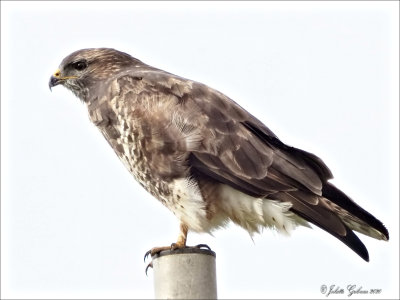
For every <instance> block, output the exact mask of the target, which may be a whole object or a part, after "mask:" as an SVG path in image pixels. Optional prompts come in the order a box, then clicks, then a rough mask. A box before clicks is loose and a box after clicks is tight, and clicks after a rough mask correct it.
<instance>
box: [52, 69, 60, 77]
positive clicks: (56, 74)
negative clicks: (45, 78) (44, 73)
mask: <svg viewBox="0 0 400 300" xmlns="http://www.w3.org/2000/svg"><path fill="white" fill-rule="evenodd" d="M60 75H61V73H60V71H59V70H57V71H56V72H55V73H54V74H53V76H54V77H60Z"/></svg>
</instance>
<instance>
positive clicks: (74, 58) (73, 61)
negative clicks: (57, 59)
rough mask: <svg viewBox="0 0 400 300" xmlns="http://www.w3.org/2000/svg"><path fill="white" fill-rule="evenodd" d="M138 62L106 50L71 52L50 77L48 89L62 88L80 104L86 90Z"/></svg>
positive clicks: (85, 94)
mask: <svg viewBox="0 0 400 300" xmlns="http://www.w3.org/2000/svg"><path fill="white" fill-rule="evenodd" d="M137 62H139V61H138V60H137V59H135V58H133V57H132V56H130V55H129V54H126V53H124V52H120V51H117V50H114V49H110V48H90V49H82V50H78V51H75V52H73V53H71V54H70V55H68V56H67V57H65V58H64V59H63V60H62V62H61V64H60V66H59V68H58V69H57V70H56V71H55V72H54V74H53V75H52V76H51V77H50V81H49V88H50V90H51V88H52V87H54V86H56V85H59V84H61V85H63V86H65V87H66V88H68V89H69V90H71V91H72V92H73V93H74V94H75V95H76V96H77V97H78V98H80V99H81V100H82V101H86V100H87V97H88V95H89V93H90V88H91V87H92V86H93V85H95V84H96V83H98V82H99V81H103V82H104V80H106V79H108V78H112V77H113V76H114V75H115V74H118V73H119V72H120V71H121V70H124V69H126V68H127V67H129V66H132V64H135V63H137Z"/></svg>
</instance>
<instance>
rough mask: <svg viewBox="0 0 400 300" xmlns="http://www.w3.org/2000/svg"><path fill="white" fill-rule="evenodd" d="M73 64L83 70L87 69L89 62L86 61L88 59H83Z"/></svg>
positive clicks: (75, 67)
mask: <svg viewBox="0 0 400 300" xmlns="http://www.w3.org/2000/svg"><path fill="white" fill-rule="evenodd" d="M73 66H74V69H75V70H78V71H82V70H84V69H86V67H87V63H86V61H83V60H81V61H78V62H76V63H74V64H73Z"/></svg>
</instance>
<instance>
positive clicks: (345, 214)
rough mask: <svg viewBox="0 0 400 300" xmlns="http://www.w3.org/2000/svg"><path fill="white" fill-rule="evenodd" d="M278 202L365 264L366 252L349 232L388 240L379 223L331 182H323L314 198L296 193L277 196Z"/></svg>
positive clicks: (384, 230) (367, 256)
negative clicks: (289, 205)
mask: <svg viewBox="0 0 400 300" xmlns="http://www.w3.org/2000/svg"><path fill="white" fill-rule="evenodd" d="M278 196H279V198H280V200H281V201H289V202H291V203H292V207H291V209H290V210H291V211H293V212H294V213H295V214H297V215H299V216H300V217H302V218H303V219H305V220H306V221H308V222H311V223H313V224H314V225H316V226H318V227H320V228H321V229H323V230H325V231H327V232H328V233H330V234H331V235H333V236H334V237H336V238H337V239H339V240H340V241H342V242H343V243H344V244H346V245H347V246H348V247H349V248H351V249H352V250H353V251H354V252H356V253H357V254H358V255H359V256H360V257H362V258H363V259H364V260H365V261H369V255H368V250H367V248H366V247H365V245H364V244H363V243H362V242H361V240H360V239H359V238H358V237H357V236H356V235H355V234H354V232H353V230H355V231H358V232H360V233H362V234H365V235H368V236H370V237H373V238H375V239H378V240H385V241H387V240H389V233H388V230H387V229H386V227H385V226H384V225H383V224H382V222H381V221H379V220H378V219H376V218H375V217H374V216H373V215H371V214H370V213H369V212H367V211H366V210H364V209H363V208H361V207H360V206H359V205H358V204H356V203H355V202H354V201H353V200H351V199H350V198H349V197H348V196H346V195H345V194H344V193H343V192H342V191H340V190H339V189H338V188H336V187H335V186H334V185H333V184H331V183H325V184H324V186H323V188H322V196H321V197H317V199H315V198H313V199H311V198H308V197H304V196H303V197H301V194H299V193H298V192H286V193H279V195H278Z"/></svg>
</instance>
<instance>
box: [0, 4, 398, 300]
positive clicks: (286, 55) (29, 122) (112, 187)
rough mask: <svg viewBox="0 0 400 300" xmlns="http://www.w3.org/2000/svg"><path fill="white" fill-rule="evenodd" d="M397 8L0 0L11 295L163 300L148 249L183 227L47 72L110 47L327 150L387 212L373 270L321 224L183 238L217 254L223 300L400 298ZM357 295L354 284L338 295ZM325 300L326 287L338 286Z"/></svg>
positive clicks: (378, 212)
mask: <svg viewBox="0 0 400 300" xmlns="http://www.w3.org/2000/svg"><path fill="white" fill-rule="evenodd" d="M398 11H399V3H398V2H397V1H390V2H383V1H377V2H370V1H369V2H358V1H357V2H354V3H353V2H347V1H338V2H297V1H296V2H295V3H293V2H278V3H274V2H256V3H250V2H246V3H241V2H233V3H228V2H224V3H211V2H190V3H181V2H179V3H157V2H149V3H139V2H112V3H111V2H75V1H74V2H36V3H32V2H29V3H24V2H15V3H14V2H1V225H2V227H1V242H2V247H1V254H2V256H1V271H2V273H1V275H2V276H1V293H2V294H1V296H2V298H42V299H44V298H152V297H153V287H152V271H149V277H146V276H145V274H144V269H145V266H146V265H145V264H144V263H143V254H144V253H145V251H147V250H148V249H149V248H151V247H153V246H160V245H168V244H170V243H171V242H173V241H175V240H176V238H177V234H178V222H177V220H176V219H175V217H174V216H173V214H172V213H170V212H169V211H168V210H167V209H165V208H164V207H163V206H162V205H161V204H160V203H159V202H158V201H156V200H155V199H153V198H152V197H151V196H150V195H148V194H147V193H146V192H145V191H144V190H143V189H142V188H141V187H140V186H139V185H138V184H137V183H136V182H134V180H133V179H132V178H131V176H130V174H129V173H128V172H127V171H126V170H125V169H124V167H123V165H122V164H121V163H120V162H119V160H118V158H117V156H116V155H115V154H114V153H113V151H112V149H111V148H110V147H109V146H108V144H107V142H106V141H105V140H104V138H103V137H102V136H101V134H100V133H99V132H98V131H97V129H96V128H95V127H94V126H93V125H92V124H91V123H90V122H89V120H88V118H87V112H86V108H85V107H84V105H82V104H81V103H80V101H79V100H78V99H76V98H75V97H74V96H73V95H72V93H70V92H69V91H67V90H66V89H64V88H62V87H57V88H55V89H53V92H52V93H51V92H50V91H49V89H48V80H49V77H50V75H51V74H52V73H53V72H54V71H55V70H56V69H57V67H58V65H59V63H60V62H61V60H62V59H63V58H64V57H65V56H66V55H68V54H69V53H71V52H72V51H75V50H78V49H81V48H89V47H112V48H116V49H118V50H122V51H125V52H127V53H130V54H131V55H133V56H134V57H137V58H139V59H140V60H142V61H144V62H145V63H148V64H150V65H153V66H155V67H158V68H161V69H164V70H167V71H169V72H172V73H175V74H177V75H180V76H183V77H186V78H190V79H194V80H197V81H200V82H203V83H206V84H208V85H210V86H211V87H214V88H216V89H218V90H220V91H222V92H223V93H225V94H227V95H228V96H230V97H231V98H232V99H234V100H235V101H237V102H238V103H239V104H241V105H242V106H243V107H245V108H246V109H247V110H249V111H250V112H252V113H253V114H254V115H255V116H257V117H258V118H259V119H261V120H262V121H263V122H265V123H266V124H267V126H268V127H269V128H270V129H272V130H273V131H274V132H275V133H276V134H277V135H278V136H279V137H280V139H281V140H282V141H284V142H285V143H287V144H289V145H293V146H296V147H298V148H302V149H304V150H307V151H310V152H312V153H315V154H317V155H318V156H319V157H321V158H322V159H323V160H324V161H325V162H326V163H327V165H328V166H329V167H330V168H331V170H332V171H333V174H334V176H335V179H334V180H333V181H332V182H333V183H334V184H336V185H337V186H339V187H340V188H341V189H343V190H344V191H345V192H346V193H347V194H348V195H349V196H350V197H352V198H353V199H354V200H355V201H356V202H357V203H359V204H361V205H362V206H363V207H364V208H365V209H367V210H368V211H370V212H372V213H373V214H374V215H375V216H376V217H377V218H379V219H380V220H382V221H383V222H384V223H385V225H386V226H387V227H388V229H389V232H390V241H389V242H383V241H376V240H374V239H371V238H369V237H366V236H362V235H361V239H362V240H363V242H365V244H366V246H367V248H368V250H369V253H370V260H371V261H370V262H369V263H366V262H364V261H363V260H362V259H361V258H359V257H358V256H357V255H356V254H354V253H353V252H352V251H351V250H350V249H348V248H347V247H346V246H345V245H344V244H342V243H341V242H340V241H338V240H337V239H335V238H333V237H331V236H330V235H329V234H327V233H325V232H323V231H322V230H320V229H318V228H314V229H312V230H310V229H307V228H300V229H298V230H296V231H295V232H294V233H293V234H292V236H291V237H290V238H286V237H283V236H280V235H278V234H276V233H274V232H271V231H265V232H264V233H263V234H262V235H259V236H256V237H255V239H254V243H253V242H252V240H251V239H250V237H249V236H248V234H247V233H246V232H245V231H244V230H243V229H241V228H239V227H237V226H234V225H231V226H229V227H228V228H227V229H225V230H220V231H217V232H215V235H214V237H211V236H209V235H205V234H203V235H197V234H189V241H188V243H189V244H198V243H208V244H209V245H210V246H211V247H212V249H213V250H214V251H216V253H217V276H218V292H219V297H220V298H291V297H293V298H307V299H312V298H320V297H325V296H324V295H322V294H321V293H320V286H321V285H322V284H326V285H328V286H329V285H333V284H335V285H336V286H340V287H341V288H344V289H346V286H347V285H348V284H355V285H357V286H358V287H362V288H363V289H366V290H369V289H372V288H377V289H381V290H382V293H381V294H380V295H378V296H376V295H362V296H356V295H353V296H352V297H351V298H352V299H353V298H365V297H370V298H398V297H399V291H398V280H399V273H398V271H399V267H398V265H399V231H398V227H399V190H398V187H399V185H398V182H399V173H398V171H399V157H398V154H399V128H398V123H399V111H398V109H399V94H398V88H399V85H398V81H399V73H398V71H399V58H398V55H399V29H398V28H399V14H398ZM336 296H337V297H339V298H344V299H347V298H348V296H347V294H345V295H336ZM330 298H332V297H330Z"/></svg>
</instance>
